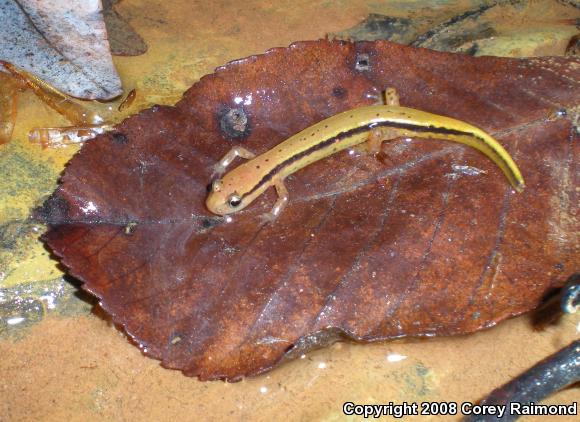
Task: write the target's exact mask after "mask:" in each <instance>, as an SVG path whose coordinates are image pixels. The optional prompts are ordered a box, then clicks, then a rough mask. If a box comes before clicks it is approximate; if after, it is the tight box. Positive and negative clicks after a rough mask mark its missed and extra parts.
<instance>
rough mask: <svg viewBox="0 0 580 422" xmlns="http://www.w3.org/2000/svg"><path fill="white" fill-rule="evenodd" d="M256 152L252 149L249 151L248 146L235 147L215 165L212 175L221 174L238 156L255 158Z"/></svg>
mask: <svg viewBox="0 0 580 422" xmlns="http://www.w3.org/2000/svg"><path fill="white" fill-rule="evenodd" d="M255 156H256V154H254V153H253V152H251V151H248V150H247V149H246V148H243V147H233V148H232V149H231V150H230V151H229V152H228V153H227V154H226V155H224V156H223V157H222V159H221V160H219V161H218V162H217V163H216V164H215V165H214V166H213V172H212V177H215V176H221V175H222V174H223V173H224V172H225V171H226V168H227V167H228V166H229V165H230V164H231V163H232V161H234V160H235V159H236V158H237V157H242V158H245V159H246V160H251V159H252V158H254V157H255Z"/></svg>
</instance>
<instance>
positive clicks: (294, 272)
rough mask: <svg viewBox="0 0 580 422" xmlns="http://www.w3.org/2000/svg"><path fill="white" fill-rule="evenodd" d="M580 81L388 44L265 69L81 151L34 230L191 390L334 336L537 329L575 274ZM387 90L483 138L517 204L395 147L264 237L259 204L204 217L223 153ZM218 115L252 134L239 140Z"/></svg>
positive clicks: (451, 150)
mask: <svg viewBox="0 0 580 422" xmlns="http://www.w3.org/2000/svg"><path fill="white" fill-rule="evenodd" d="M579 64H580V62H579V60H578V59H576V58H545V59H534V60H513V59H500V58H491V57H485V58H472V57H466V56H463V55H452V54H445V53H437V52H433V51H429V50H421V49H413V48H410V47H405V46H400V45H396V44H391V43H388V42H381V41H377V42H375V43H365V42H363V43H355V44H350V43H339V42H328V41H318V42H304V43H297V44H295V45H293V46H291V47H290V48H287V49H274V50H271V51H270V52H268V53H267V54H265V55H261V56H256V57H250V58H247V59H243V60H239V61H236V62H233V63H231V64H229V65H227V66H224V67H222V68H219V69H218V70H217V71H216V73H214V74H212V75H209V76H206V77H204V78H203V79H202V80H201V81H200V82H199V83H197V84H195V85H194V86H193V87H192V88H191V89H190V90H188V91H187V92H186V93H185V95H184V97H183V99H182V101H180V102H179V103H178V104H177V105H176V106H175V107H161V106H157V107H153V108H151V109H149V110H145V111H143V112H141V113H139V114H138V115H135V116H133V117H131V118H129V119H127V120H126V121H124V122H123V123H121V124H120V125H118V126H117V128H116V131H114V132H112V133H109V134H106V135H102V136H99V137H97V138H95V139H94V140H92V141H89V142H87V143H86V144H85V145H84V146H83V148H82V149H81V151H80V152H79V153H78V154H77V155H76V156H75V157H74V158H73V159H72V160H71V162H70V163H69V165H68V167H67V169H66V171H65V173H64V175H63V177H62V180H61V186H60V187H59V189H58V190H57V191H56V192H55V193H54V194H53V196H52V197H51V198H50V199H49V200H48V201H47V202H46V203H45V205H44V206H43V207H42V209H40V210H39V211H38V216H39V217H42V218H43V219H44V220H45V221H47V222H49V223H50V230H49V232H48V233H47V234H46V236H45V239H46V241H47V243H48V245H49V246H50V248H51V249H52V250H53V252H54V253H55V254H56V255H58V256H59V257H60V259H61V262H62V263H63V264H64V266H65V267H66V268H68V270H69V272H70V273H71V274H72V275H74V276H75V277H77V278H78V279H79V280H81V281H82V282H84V288H85V289H87V290H88V291H90V292H92V293H94V294H95V295H96V296H98V297H99V298H100V299H101V304H102V306H103V308H104V309H106V310H107V311H108V312H109V313H110V314H111V315H112V317H113V319H114V320H115V321H116V322H117V323H119V324H121V325H122V326H123V327H124V328H125V329H126V330H127V332H128V333H130V334H131V336H133V337H134V338H135V340H136V341H137V342H138V343H139V344H140V345H141V346H142V347H143V349H144V351H145V353H146V354H147V355H149V356H152V357H155V358H157V359H160V360H162V364H163V365H164V366H166V367H168V368H176V369H180V370H182V371H183V372H184V373H185V374H186V375H194V376H198V377H199V378H200V379H216V378H226V379H229V380H236V379H239V378H240V377H242V376H246V375H256V374H258V373H261V372H263V371H266V370H268V369H270V368H271V367H273V366H274V365H276V364H277V363H279V362H280V361H281V360H283V359H284V358H289V357H295V356H297V355H299V354H301V353H303V352H304V351H306V350H308V349H311V348H312V347H318V346H321V345H324V344H327V343H329V342H331V341H334V340H335V339H336V338H338V337H349V338H351V339H355V340H359V341H364V342H368V341H377V340H382V339H389V338H395V337H402V336H432V335H455V334H462V333H469V332H473V331H476V330H479V329H482V328H485V327H490V326H492V325H494V324H496V323H497V322H498V321H501V320H503V319H505V318H508V317H510V316H513V315H517V314H520V313H522V312H526V311H528V310H530V309H533V308H534V307H536V306H537V305H538V303H539V302H540V301H541V298H542V297H543V296H544V294H545V293H546V292H547V291H548V290H550V289H551V288H553V287H555V286H558V285H559V284H561V283H562V282H563V281H564V280H565V279H566V278H567V276H568V275H570V273H571V272H572V271H573V270H574V269H577V268H578V264H579V262H578V258H577V257H578V254H577V251H575V249H574V248H575V247H577V244H578V223H577V220H576V215H575V212H576V208H575V207H576V204H577V192H576V191H575V190H574V189H575V186H577V183H576V182H575V179H574V178H575V177H576V176H575V174H576V172H577V168H575V167H574V166H577V164H576V163H577V162H578V139H577V137H578V136H577V133H576V132H575V129H574V127H573V124H572V123H571V120H572V117H573V115H574V113H575V111H574V110H573V107H575V106H577V104H578V99H579V94H578V92H579V90H578V72H579V70H578V69H579ZM389 86H392V87H395V88H396V89H398V91H399V93H400V95H401V99H402V103H403V104H404V105H406V106H410V107H415V108H420V109H424V110H427V111H430V112H434V113H439V114H445V115H449V116H453V117H455V118H459V119H463V120H466V121H468V122H470V123H473V124H476V125H478V126H480V127H482V128H484V129H485V130H487V131H488V132H490V133H492V134H493V135H494V136H495V137H496V138H497V139H498V140H499V141H500V142H501V143H502V144H503V145H504V146H505V147H506V148H507V149H508V151H509V152H510V153H511V154H512V156H513V157H514V158H515V161H516V163H517V164H518V165H519V167H520V169H521V170H522V173H523V175H524V178H525V179H526V185H527V188H526V189H525V191H524V192H523V193H522V194H515V193H513V192H512V190H511V189H510V187H509V186H508V184H507V182H506V181H505V179H504V177H503V175H502V174H501V173H500V171H499V170H498V169H496V168H495V167H494V166H493V165H492V164H491V163H490V162H489V161H488V160H487V159H486V158H485V157H483V156H481V155H480V154H478V153H476V152H474V151H471V150H470V149H468V148H464V147H462V146H456V145H452V144H448V143H444V142H431V141H420V140H410V141H409V140H407V141H406V140H398V141H394V142H390V143H387V144H385V145H384V147H383V152H384V154H383V155H384V157H383V159H382V160H377V159H376V158H374V157H370V156H355V157H353V156H351V155H349V154H348V153H346V152H345V153H341V154H338V155H336V156H332V157H329V158H328V159H325V160H323V161H320V162H318V163H316V164H314V165H311V166H309V167H307V168H305V169H303V170H301V171H299V172H298V173H296V174H294V175H293V176H292V177H291V178H289V179H288V180H287V186H288V188H289V191H290V194H291V198H290V204H289V206H288V207H287V208H286V209H285V210H284V212H283V213H282V215H281V216H280V218H279V219H278V220H277V221H276V222H275V224H273V225H266V226H261V225H260V224H259V216H260V214H262V213H263V212H265V211H269V209H270V208H271V206H272V203H273V201H274V199H275V195H274V194H273V192H267V193H266V194H265V195H263V196H262V197H261V198H260V199H259V200H257V201H256V203H255V204H253V205H252V206H251V207H248V208H247V210H244V211H243V212H241V213H239V214H236V215H234V217H233V221H232V222H231V223H226V222H225V221H223V220H221V219H219V218H216V217H215V216H213V215H211V214H210V213H209V212H208V211H207V210H206V209H205V207H204V201H205V197H206V194H207V193H206V186H207V184H208V183H209V181H210V174H211V171H212V166H213V164H214V163H215V162H216V161H217V160H218V159H219V158H220V157H222V156H223V154H225V152H227V151H228V150H229V149H230V147H231V146H232V144H242V145H244V146H245V147H247V148H249V149H251V150H253V151H256V152H263V151H266V150H268V149H269V148H271V147H272V146H274V145H276V144H277V143H279V142H280V141H282V140H284V139H285V138H287V137H288V136H290V135H292V134H294V133H296V132H297V131H299V130H301V129H303V128H305V127H308V126H310V125H311V124H313V123H315V122H317V121H319V120H321V119H323V118H325V117H328V116H331V115H334V114H336V113H337V112H339V111H342V110H346V109H349V108H353V107H357V106H360V105H363V104H371V103H373V102H374V101H375V99H374V98H372V96H376V95H377V94H378V93H379V92H380V91H381V90H382V89H384V88H385V87H389ZM560 109H568V112H567V114H565V113H555V112H556V111H557V110H560ZM232 110H237V112H236V113H235V114H236V115H237V116H240V115H243V116H245V117H246V118H247V119H246V120H245V123H244V125H243V126H244V127H243V128H240V127H237V126H236V127H234V128H237V129H238V132H237V133H233V132H232V131H231V130H228V125H225V124H224V120H223V119H224V116H228V115H230V116H231V115H232V113H230V112H231V111H232ZM230 129H231V128H230ZM239 129H243V130H239ZM465 166H469V168H470V170H471V171H469V172H464V171H461V170H458V169H463V168H466V167H465ZM474 170H481V171H474Z"/></svg>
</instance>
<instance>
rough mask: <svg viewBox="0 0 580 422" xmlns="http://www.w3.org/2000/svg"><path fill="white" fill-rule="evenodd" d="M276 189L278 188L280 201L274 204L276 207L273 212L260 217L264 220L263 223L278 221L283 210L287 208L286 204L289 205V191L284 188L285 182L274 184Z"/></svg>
mask: <svg viewBox="0 0 580 422" xmlns="http://www.w3.org/2000/svg"><path fill="white" fill-rule="evenodd" d="M274 187H275V188H276V193H277V194H278V199H277V200H276V203H275V204H274V207H272V210H271V211H270V212H267V213H265V214H262V215H261V216H260V220H262V223H272V222H273V221H274V220H276V218H277V217H278V216H279V215H280V213H281V212H282V210H283V209H284V208H285V207H286V204H288V189H286V186H284V182H282V181H279V182H276V183H275V184H274Z"/></svg>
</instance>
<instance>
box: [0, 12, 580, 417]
mask: <svg viewBox="0 0 580 422" xmlns="http://www.w3.org/2000/svg"><path fill="white" fill-rule="evenodd" d="M384 3H386V4H384ZM384 3H383V2H370V1H359V0H357V1H349V2H346V1H338V2H327V1H302V0H298V1H278V2H266V1H263V0H253V1H246V2H227V1H220V2H202V1H200V2H190V1H186V0H179V1H174V2H161V1H153V2H152V1H145V0H143V1H140V0H126V1H124V2H122V3H121V4H120V5H119V6H118V11H119V12H120V13H121V14H122V15H123V16H124V17H126V18H128V19H129V20H130V21H131V24H132V25H133V27H134V28H135V29H136V30H137V31H138V32H139V33H140V34H141V35H142V37H143V38H144V39H145V40H146V42H147V43H148V45H149V50H148V52H147V53H146V54H145V55H142V56H137V57H115V64H116V66H117V68H118V70H119V73H120V74H121V78H122V80H123V83H124V86H125V88H126V90H127V91H128V90H130V89H131V88H136V89H137V93H138V94H137V98H136V100H135V102H134V103H133V105H132V106H131V107H130V108H129V109H127V110H125V111H124V112H123V113H122V114H119V115H118V116H117V118H118V119H120V118H122V117H123V116H126V115H129V114H132V113H134V112H136V111H137V110H139V109H141V108H145V107H147V106H150V105H152V104H155V103H159V104H172V103H174V102H176V101H177V100H179V98H180V96H181V93H182V92H183V91H184V90H186V89H187V88H188V87H189V86H190V85H191V84H193V83H194V82H195V81H197V80H198V79H199V78H200V77H201V76H202V75H204V74H207V73H210V72H212V71H213V69H214V68H215V67H216V66H219V65H221V64H224V63H225V62H227V61H229V60H233V59H236V58H240V57H245V56H248V55H251V54H255V53H260V52H263V51H264V50H266V49H268V48H271V47H275V46H286V45H288V44H290V43H291V42H293V41H296V40H305V39H317V38H320V37H323V36H324V35H325V34H326V33H337V32H340V31H341V30H344V29H346V28H350V27H352V26H354V25H356V24H357V23H358V22H360V21H361V20H362V19H363V18H364V17H365V16H366V15H367V14H368V13H383V14H390V15H396V16H401V17H404V16H411V17H419V18H421V19H422V21H421V22H422V23H421V25H428V24H429V22H430V18H435V17H438V16H439V17H440V16H452V15H453V13H454V12H455V11H457V10H466V9H467V8H470V7H474V6H475V5H476V4H479V3H481V2H476V1H473V2H468V1H457V2H454V1H437V2H430V6H429V7H425V2H419V1H399V2H384ZM534 7H535V8H538V7H539V9H538V10H539V11H541V7H545V8H546V9H545V14H544V15H545V19H544V21H543V22H544V23H543V25H544V24H545V22H546V21H548V22H552V21H551V20H550V19H552V18H553V17H554V16H561V13H560V14H558V13H557V12H558V10H555V9H552V8H551V7H549V3H548V2H535V5H534ZM558 7H560V6H558ZM538 10H536V9H534V13H536V14H537V11H538ZM571 17H573V16H571ZM534 19H535V18H534ZM530 22H531V23H534V26H533V28H535V29H534V30H532V29H531V28H532V25H531V23H530V29H529V30H527V31H516V30H515V29H514V30H512V31H511V32H510V31H509V30H506V31H505V35H502V36H501V37H496V42H497V43H496V44H495V46H494V45H492V44H493V43H492V40H490V41H488V42H486V43H485V45H483V47H482V51H484V52H485V53H486V54H491V52H493V51H496V53H495V54H502V53H504V54H505V53H506V52H507V53H510V54H512V55H525V54H529V52H541V53H545V54H547V53H552V54H554V53H558V52H562V48H563V47H562V46H563V44H564V40H565V34H566V31H567V30H568V29H566V28H564V26H565V25H564V26H563V25H562V24H558V25H556V24H554V25H552V24H553V22H552V23H550V24H549V25H547V27H548V29H545V31H548V30H549V28H552V30H551V32H550V33H551V38H549V39H548V40H547V41H546V39H545V38H543V39H542V40H543V41H541V42H538V34H539V33H544V32H545V31H544V29H542V31H544V32H542V31H540V30H539V29H538V28H544V27H542V26H541V25H540V26H538V23H537V20H533V19H531V18H530ZM502 25H504V26H505V23H502ZM550 25H552V26H550ZM545 26H546V25H545ZM554 28H555V29H554ZM559 31H560V32H559ZM510 33H511V34H512V35H513V36H512V37H510V36H509V34H510ZM498 39H499V41H498ZM538 46H539V47H538ZM493 48H495V49H496V50H493ZM524 53H525V54H524ZM65 124H66V121H65V120H64V119H63V118H62V117H61V116H59V115H58V114H56V113H55V112H53V111H52V110H51V109H49V108H48V107H46V106H45V105H44V104H42V103H40V102H39V101H38V100H37V99H36V98H35V97H34V96H33V95H32V94H31V93H29V92H26V93H24V94H23V95H21V98H20V102H19V114H18V120H17V125H16V127H15V132H14V136H13V141H12V142H11V143H10V144H9V145H5V146H3V147H1V148H2V149H1V150H0V154H1V156H0V163H2V169H3V178H2V179H3V180H1V181H0V194H1V196H2V199H1V201H0V202H1V205H0V224H2V230H3V232H2V235H3V236H4V237H3V243H2V247H3V249H2V250H1V251H0V289H4V290H0V293H2V294H0V318H2V321H4V322H5V323H4V325H0V356H2V358H1V359H0V397H1V398H2V399H1V400H0V420H33V419H41V420H62V419H65V420H132V419H138V420H164V419H169V418H175V419H177V418H179V419H180V420H223V419H226V418H231V419H238V420H248V419H252V420H272V419H279V418H285V419H286V420H288V421H301V420H338V419H343V418H344V415H343V413H342V405H343V403H344V402H347V401H351V402H355V403H367V404H378V403H389V402H391V401H392V402H394V403H397V404H400V403H403V402H408V403H409V402H417V403H422V402H429V401H439V402H448V401H455V402H459V403H461V402H463V401H472V402H473V401H476V400H479V399H481V398H482V397H483V396H484V395H485V394H486V393H487V392H489V391H491V390H492V389H493V388H495V387H497V386H499V385H500V384H502V383H504V382H506V381H508V380H510V379H511V378H512V377H513V376H514V375H516V374H518V373H519V372H521V371H522V370H524V369H525V368H527V367H529V366H531V365H532V364H534V363H535V362H536V361H538V360H540V359H542V358H543V357H545V356H547V355H549V354H550V353H553V352H554V351H556V350H558V349H559V348H561V347H563V346H565V345H566V344H568V343H569V342H570V341H572V340H573V339H575V338H577V336H578V331H577V324H578V317H567V318H565V319H564V320H563V321H562V322H561V323H560V324H559V325H558V326H554V327H551V328H549V329H548V330H546V331H544V332H541V333H537V332H534V331H533V330H532V329H531V326H530V323H529V319H528V318H527V317H525V316H524V317H520V318H517V319H514V320H511V321H507V322H504V323H502V324H500V325H499V326H498V327H495V328H492V329H489V330H487V331H485V332H480V333H477V334H475V335H469V336H463V337H457V338H441V339H439V338H438V339H429V340H407V341H394V342H388V343H380V344H373V345H355V344H341V343H339V344H335V345H334V346H332V347H330V348H327V349H323V350H319V351H316V352H313V353H310V354H308V355H307V356H305V357H303V358H301V359H298V360H296V361H293V362H289V363H286V364H284V365H282V366H281V367H279V368H277V369H275V370H273V371H271V372H269V373H267V374H264V375H262V376H260V377H256V378H254V379H249V380H244V381H242V382H239V383H235V384H227V383H223V382H205V383H201V382H199V381H197V380H196V379H192V378H187V377H184V376H182V375H181V374H180V373H179V372H176V371H170V370H166V369H163V368H161V367H160V366H159V364H158V362H157V361H155V360H152V359H149V358H146V357H144V356H143V355H141V353H140V351H139V349H138V348H137V347H135V346H133V345H132V344H130V342H129V341H128V340H127V339H126V338H125V336H124V335H123V334H122V333H121V332H120V331H119V330H118V329H116V328H115V327H114V326H112V325H111V324H110V323H108V322H107V319H106V316H103V315H101V313H100V312H99V311H98V310H97V311H96V312H93V313H91V312H90V309H91V305H90V301H89V302H87V301H86V300H84V299H79V298H77V297H76V296H75V292H76V291H77V290H76V288H75V287H74V286H73V285H71V284H70V283H69V282H63V281H62V278H61V277H62V272H61V271H60V269H59V268H58V267H57V264H56V262H55V261H54V260H52V259H50V257H49V255H48V253H47V252H46V251H45V250H44V248H43V247H42V244H41V243H40V242H39V241H38V235H39V233H40V232H41V231H42V227H37V226H34V225H30V224H29V223H27V222H26V218H27V216H28V213H29V209H30V208H31V207H33V206H34V205H36V204H38V203H39V201H41V198H43V197H44V196H45V195H47V194H49V193H50V192H51V191H52V190H53V189H54V187H55V186H56V183H57V178H58V174H59V173H60V171H61V170H62V168H63V167H64V164H65V163H66V162H67V161H68V160H69V159H70V157H71V156H72V155H73V154H74V153H75V152H76V151H77V150H78V147H76V146H69V147H65V148H60V149H47V150H42V149H40V147H38V146H36V145H31V144H29V143H28V141H27V133H28V130H30V129H31V128H32V127H36V126H59V125H65ZM7 239H9V240H10V242H8V241H7ZM9 305H10V306H9ZM572 400H578V392H577V390H567V391H564V392H561V393H559V394H558V395H555V396H553V397H551V398H550V399H549V400H547V401H546V403H559V404H569V403H571V402H572ZM412 419H413V418H410V420H412ZM422 419H425V418H422ZM446 419H450V420H457V419H458V418H457V417H447V418H446ZM531 419H533V418H529V419H528V420H531ZM558 420H559V421H566V420H574V419H572V418H566V417H561V418H558Z"/></svg>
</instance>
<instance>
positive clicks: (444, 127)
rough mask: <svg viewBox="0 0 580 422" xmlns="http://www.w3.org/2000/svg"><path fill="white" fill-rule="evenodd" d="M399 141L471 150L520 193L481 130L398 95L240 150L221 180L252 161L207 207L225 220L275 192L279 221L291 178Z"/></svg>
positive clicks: (513, 171) (390, 92)
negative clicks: (256, 149) (343, 154)
mask: <svg viewBox="0 0 580 422" xmlns="http://www.w3.org/2000/svg"><path fill="white" fill-rule="evenodd" d="M399 137H415V138H428V139H444V140H448V141H454V142H459V143H462V144H466V145H469V146H470V147H473V148H475V149H477V150H479V151H481V152H482V153H484V154H485V155H486V156H487V157H489V158H490V159H491V160H492V161H493V162H494V163H495V164H496V165H497V166H498V167H499V168H501V170H502V171H503V172H504V174H505V175H506V177H507V179H508V180H509V182H510V183H511V184H512V186H513V187H514V188H515V189H516V190H517V191H521V190H523V188H524V179H523V177H522V175H521V173H520V170H519V169H518V167H517V165H516V164H515V163H514V161H513V160H512V158H511V157H510V155H509V154H508V152H507V151H506V150H505V149H504V148H503V147H502V146H501V145H500V144H499V143H498V142H497V141H496V140H495V139H493V138H492V137H491V136H490V135H488V134H487V133H485V132H484V131H483V130H481V129H479V128H477V127H475V126H473V125H470V124H469V123H466V122H463V121H461V120H456V119H453V118H451V117H445V116H440V115H436V114H431V113H428V112H425V111H421V110H416V109H412V108H408V107H401V106H400V105H399V97H398V94H397V92H396V91H395V90H394V89H392V88H389V89H387V90H386V91H385V101H384V104H383V105H372V106H365V107H359V108H355V109H352V110H347V111H344V112H342V113H338V114H336V115H334V116H332V117H329V118H327V119H325V120H322V121H321V122H319V123H316V124H315V125H313V126H310V127H308V128H307V129H304V130H302V131H301V132H299V133H297V134H295V135H293V136H291V137H290V138H288V139H287V140H285V141H283V142H282V143H280V144H278V145H277V146H275V147H274V148H272V149H270V150H269V151H267V152H265V153H263V154H261V155H259V156H256V155H255V154H254V153H252V152H251V151H248V150H247V149H245V148H243V147H240V146H237V147H234V148H232V149H231V150H230V151H229V152H228V153H227V154H226V155H225V156H224V157H223V158H222V159H221V160H220V161H219V162H218V163H217V164H216V165H215V166H214V173H218V175H221V174H223V173H224V172H225V170H226V168H227V166H229V165H230V164H231V162H232V161H233V160H234V159H235V158H236V157H241V158H245V159H247V160H248V161H246V162H245V163H243V164H241V165H239V166H238V167H236V168H234V169H233V170H231V171H229V172H227V173H226V174H224V175H223V176H221V177H219V176H218V177H219V178H218V179H216V180H214V181H213V183H212V184H211V189H210V193H209V195H208V197H207V200H206V206H207V208H208V209H209V211H211V212H212V213H214V214H218V215H226V214H230V213H234V212H237V211H240V210H242V209H244V208H245V207H247V206H248V205H250V204H251V203H252V201H254V199H256V198H257V197H259V196H260V195H261V194H262V193H263V192H264V191H265V190H266V189H268V188H270V187H272V186H273V187H275V189H276V192H277V194H278V200H277V201H276V203H275V204H274V207H273V208H272V210H271V211H270V213H268V214H266V215H264V216H263V217H264V218H265V219H266V220H270V221H271V220H273V219H275V218H276V217H277V216H278V215H279V214H280V212H281V211H282V209H283V208H284V206H285V205H286V204H287V202H288V190H287V189H286V187H285V186H284V179H285V178H286V177H288V176H289V175H291V174H292V173H294V172H296V171H298V170H300V169H302V168H303V167H305V166H307V165H309V164H312V163H314V162H316V161H318V160H321V159H323V158H326V157H328V156H330V155H332V154H335V153H337V152H339V151H342V150H345V149H347V148H352V147H355V146H357V145H360V144H362V146H364V147H366V150H367V151H368V152H369V153H378V152H379V151H380V149H381V144H382V142H383V141H386V140H391V139H396V138H399Z"/></svg>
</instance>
